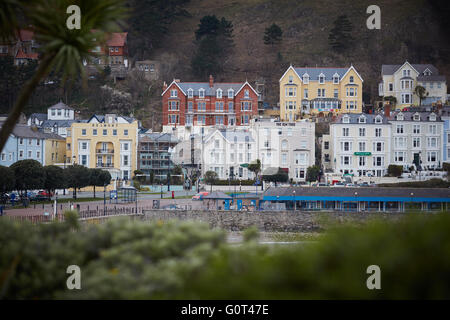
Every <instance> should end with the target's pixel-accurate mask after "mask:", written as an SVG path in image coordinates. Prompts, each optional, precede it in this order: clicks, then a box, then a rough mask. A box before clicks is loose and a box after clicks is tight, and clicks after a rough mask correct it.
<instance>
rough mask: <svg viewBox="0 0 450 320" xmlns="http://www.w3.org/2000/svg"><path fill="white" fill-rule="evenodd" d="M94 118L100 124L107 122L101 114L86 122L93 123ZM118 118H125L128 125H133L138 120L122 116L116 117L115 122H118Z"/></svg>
mask: <svg viewBox="0 0 450 320" xmlns="http://www.w3.org/2000/svg"><path fill="white" fill-rule="evenodd" d="M94 118H95V119H97V121H98V122H100V123H103V122H105V116H104V115H101V114H93V115H92V116H91V117H90V118H89V119H88V120H87V121H86V122H91V120H93V119H94ZM117 118H123V119H124V120H125V121H127V122H128V123H132V122H133V121H135V120H136V119H134V118H132V117H127V116H121V115H116V117H115V120H117Z"/></svg>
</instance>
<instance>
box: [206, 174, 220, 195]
mask: <svg viewBox="0 0 450 320" xmlns="http://www.w3.org/2000/svg"><path fill="white" fill-rule="evenodd" d="M216 180H217V173H216V172H215V171H206V172H205V182H206V183H207V184H209V185H210V186H211V192H212V186H213V184H214V183H215V182H216Z"/></svg>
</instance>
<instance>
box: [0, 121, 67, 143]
mask: <svg viewBox="0 0 450 320" xmlns="http://www.w3.org/2000/svg"><path fill="white" fill-rule="evenodd" d="M2 125H3V123H0V128H1V126H2ZM12 134H13V135H14V136H15V137H18V138H33V139H58V140H64V138H63V137H61V136H60V135H57V134H54V133H44V132H42V131H39V130H38V129H37V128H36V130H33V129H32V127H31V126H27V125H23V124H16V126H15V127H14V130H13V132H12Z"/></svg>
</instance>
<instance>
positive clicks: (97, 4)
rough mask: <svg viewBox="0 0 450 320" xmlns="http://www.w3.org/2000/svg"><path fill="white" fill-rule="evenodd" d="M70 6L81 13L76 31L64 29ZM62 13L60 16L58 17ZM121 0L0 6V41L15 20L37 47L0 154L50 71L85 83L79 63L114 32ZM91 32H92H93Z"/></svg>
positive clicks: (0, 134)
mask: <svg viewBox="0 0 450 320" xmlns="http://www.w3.org/2000/svg"><path fill="white" fill-rule="evenodd" d="M70 5H78V6H79V8H80V11H81V12H82V15H81V19H80V20H81V21H80V27H81V28H80V29H75V28H74V29H69V28H67V27H66V22H67V19H68V15H66V14H64V13H65V12H66V10H67V8H68V7H69V6H70ZM61 13H63V14H61ZM124 14H125V6H124V2H123V0H102V1H82V0H61V1H47V0H34V1H25V0H8V1H6V2H5V1H2V2H1V6H0V17H1V19H0V25H1V28H0V40H7V39H10V38H12V37H15V34H16V32H17V29H19V28H20V27H21V25H20V22H19V21H18V18H17V17H18V16H21V17H23V18H24V19H23V20H26V21H27V24H29V25H32V26H33V30H34V36H35V40H36V41H37V42H38V43H39V44H40V48H39V51H40V54H41V55H40V59H39V65H38V67H37V69H36V71H35V73H34V74H33V75H32V76H31V77H30V78H29V80H28V81H27V82H26V83H25V85H24V86H23V87H22V88H21V90H20V93H19V95H18V97H17V99H16V100H15V103H14V107H13V108H12V110H11V112H10V113H9V116H8V119H7V120H6V121H5V123H4V124H3V126H2V128H1V131H0V150H2V149H3V146H4V145H5V143H6V141H7V140H8V138H9V135H10V134H11V132H12V130H13V129H14V126H15V125H16V123H17V120H18V119H19V117H20V114H21V113H22V111H23V109H24V107H25V106H26V104H27V103H28V101H29V99H30V97H31V95H32V93H33V92H34V91H35V89H36V88H37V86H38V85H39V83H40V82H41V81H42V80H44V79H45V78H46V77H47V76H48V75H49V73H50V72H51V71H52V70H53V71H54V72H55V73H56V74H57V73H58V72H60V73H61V75H62V80H63V81H62V83H63V84H64V83H66V82H67V80H68V79H73V78H78V77H79V76H80V75H81V78H82V79H85V80H86V79H87V77H86V69H85V68H84V66H83V60H87V61H90V60H91V59H92V52H93V51H94V50H95V47H96V46H98V45H99V44H100V42H103V41H104V40H105V36H106V32H108V31H115V30H116V29H118V27H119V26H120V24H121V20H122V18H124ZM92 30H96V31H95V32H93V31H92Z"/></svg>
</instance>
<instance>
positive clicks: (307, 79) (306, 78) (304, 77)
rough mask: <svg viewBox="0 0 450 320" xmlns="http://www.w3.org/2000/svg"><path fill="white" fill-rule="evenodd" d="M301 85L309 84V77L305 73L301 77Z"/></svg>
mask: <svg viewBox="0 0 450 320" xmlns="http://www.w3.org/2000/svg"><path fill="white" fill-rule="evenodd" d="M303 83H304V84H308V83H309V75H308V74H307V73H305V74H304V75H303Z"/></svg>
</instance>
